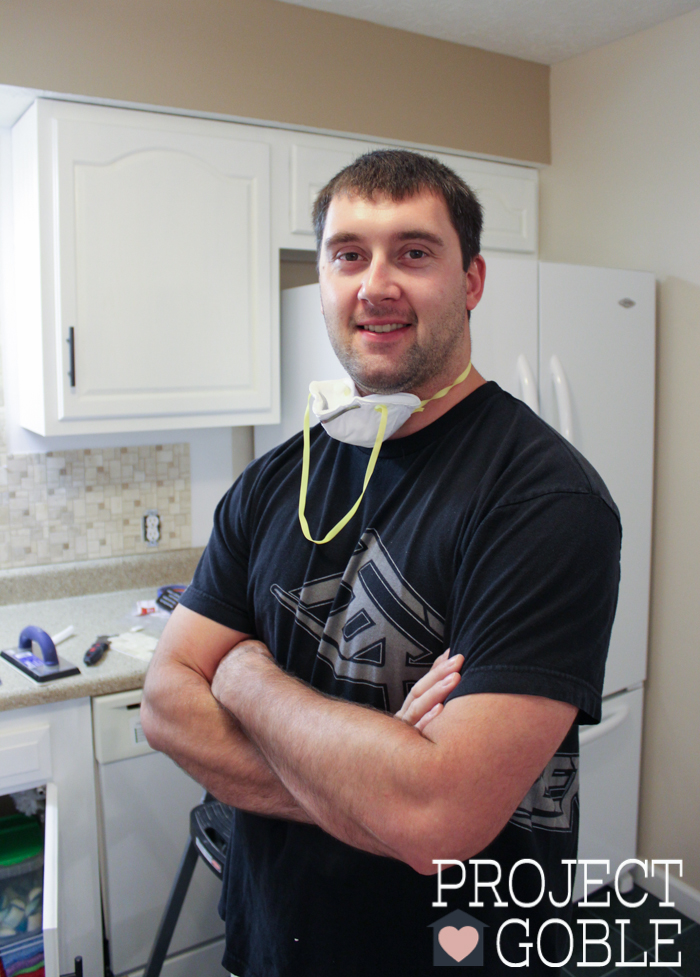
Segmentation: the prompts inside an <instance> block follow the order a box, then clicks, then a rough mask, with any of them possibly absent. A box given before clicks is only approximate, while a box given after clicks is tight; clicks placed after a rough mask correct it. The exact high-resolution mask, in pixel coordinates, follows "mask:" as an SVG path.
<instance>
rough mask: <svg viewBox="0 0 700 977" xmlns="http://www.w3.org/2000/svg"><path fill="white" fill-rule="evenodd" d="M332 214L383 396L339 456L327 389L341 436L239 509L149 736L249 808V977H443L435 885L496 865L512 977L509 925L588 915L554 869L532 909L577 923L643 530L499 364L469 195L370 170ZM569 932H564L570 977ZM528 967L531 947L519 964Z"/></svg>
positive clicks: (390, 165) (234, 849)
mask: <svg viewBox="0 0 700 977" xmlns="http://www.w3.org/2000/svg"><path fill="white" fill-rule="evenodd" d="M314 218H315V224H316V230H317V240H318V262H319V277H320V285H321V298H322V304H323V311H324V315H325V319H326V324H327V327H328V332H329V336H330V338H331V342H332V343H333V346H334V348H335V350H336V353H337V355H338V357H339V359H340V360H341V362H342V363H343V365H344V367H345V368H346V370H347V372H348V374H349V376H350V377H351V378H352V380H353V381H354V383H355V387H356V390H355V391H351V390H349V389H348V390H341V393H340V394H339V396H340V397H341V400H342V399H343V397H346V401H345V408H343V410H345V413H344V414H343V418H344V421H347V424H348V427H347V429H343V431H341V432H340V434H339V432H338V430H335V433H334V427H333V418H332V417H330V415H331V414H333V409H331V408H333V405H332V404H330V401H328V400H327V398H326V394H328V396H330V395H331V394H330V393H329V390H330V388H323V389H320V392H319V391H317V394H318V395H317V397H316V401H318V402H319V403H320V406H319V407H318V409H319V411H320V412H321V414H323V413H324V410H323V408H324V405H325V407H327V408H328V410H326V411H325V416H326V419H327V420H328V424H327V425H326V426H327V428H328V432H329V433H330V434H331V435H334V436H329V433H326V430H324V428H323V427H322V426H321V425H319V426H318V427H316V428H314V429H313V431H312V432H311V434H310V437H309V441H310V447H309V449H308V450H309V454H308V455H306V456H305V450H304V445H303V440H304V439H303V438H302V437H301V436H298V437H295V438H292V439H291V440H290V441H288V442H286V443H285V444H284V445H282V446H281V447H280V448H277V449H275V450H274V451H273V452H271V453H270V454H268V455H266V456H265V457H264V458H262V459H260V460H258V461H256V462H254V463H253V464H251V465H250V466H249V467H248V469H247V470H246V472H245V473H244V474H243V476H242V477H241V478H240V479H239V481H238V482H237V483H236V485H235V486H234V487H233V489H232V490H231V491H230V492H229V493H228V494H227V495H226V496H225V497H224V499H223V500H222V502H221V503H220V505H219V508H218V509H217V512H216V516H215V525H214V531H213V534H212V539H211V541H210V543H209V546H208V548H207V550H206V552H205V554H204V556H203V557H202V561H201V563H200V566H199V567H198V570H197V573H196V574H195V578H194V580H193V583H192V585H191V587H190V588H188V590H187V593H186V594H185V595H184V598H183V600H182V602H181V606H180V607H178V608H177V609H176V611H175V612H174V614H173V616H172V620H171V622H170V623H169V625H168V627H167V629H166V631H165V632H164V634H163V638H162V640H161V643H160V645H159V648H158V651H157V653H156V656H155V658H154V661H153V664H152V666H151V668H150V670H149V673H148V678H147V683H146V688H145V694H144V705H143V709H142V714H143V724H144V729H145V730H146V734H147V736H148V738H149V741H150V742H151V743H152V745H153V746H155V747H156V748H157V749H161V750H164V751H165V752H167V753H169V754H170V755H171V756H172V757H173V758H174V759H175V760H176V761H177V762H178V763H180V764H181V765H182V766H183V767H184V768H185V769H186V770H188V771H189V772H190V773H191V774H192V776H194V777H195V778H196V779H198V780H199V781H200V782H201V783H202V784H205V785H206V786H207V787H208V789H209V790H210V791H211V792H212V793H213V794H214V795H216V796H217V797H218V798H220V799H221V800H223V801H225V802H227V803H229V804H232V805H233V806H235V807H236V808H237V809H238V810H237V812H236V816H235V819H234V826H233V834H232V842H231V849H230V852H229V856H228V859H227V867H226V875H225V880H224V894H223V898H222V909H223V911H224V913H225V918H226V932H227V950H226V955H225V957H224V965H225V966H226V967H228V968H229V969H230V970H232V971H233V972H234V973H236V974H237V975H239V977H302V975H303V977H326V975H329V977H330V975H331V974H333V975H343V977H345V975H347V977H350V975H382V977H386V975H394V974H396V975H399V974H401V975H402V977H405V975H416V977H418V975H421V977H424V975H425V974H426V973H429V972H431V968H432V966H433V957H432V935H431V932H430V930H429V929H428V927H429V926H430V924H431V923H433V922H435V921H436V920H437V919H439V918H440V916H441V915H444V913H445V910H444V909H443V910H442V911H440V910H436V909H434V908H432V903H433V902H434V901H435V900H436V884H435V878H434V875H433V873H434V872H435V871H436V866H435V864H434V860H439V859H443V860H446V859H454V860H457V859H459V860H461V861H466V860H469V859H475V858H481V859H490V860H492V863H494V864H490V865H489V866H487V867H485V866H481V868H480V873H481V874H480V880H481V881H484V880H488V879H490V880H494V879H496V878H497V877H498V875H499V873H502V877H503V882H502V885H499V886H497V887H496V889H494V890H489V889H486V890H484V889H483V888H482V889H480V890H479V893H478V894H477V898H476V899H475V897H474V887H473V885H471V887H470V884H471V883H472V882H473V880H474V871H475V868H474V865H469V867H468V868H469V872H468V883H467V885H466V886H465V887H464V889H463V890H455V891H454V894H453V895H451V898H450V909H454V908H462V909H470V908H471V907H474V905H475V903H476V904H477V908H475V909H474V912H475V914H476V917H477V918H478V919H479V920H480V921H481V922H483V923H485V924H487V926H488V927H490V928H491V932H487V934H486V937H485V938H484V952H485V963H486V967H487V969H486V972H487V973H489V974H496V973H501V972H504V973H509V972H510V970H509V969H507V968H506V967H505V965H502V964H500V963H499V960H498V957H497V953H496V931H497V928H498V927H499V926H500V925H501V923H502V922H504V921H505V920H506V919H508V918H509V917H511V916H514V915H516V916H522V915H523V914H527V916H529V918H530V921H531V926H532V929H531V930H530V939H529V942H530V943H532V942H534V937H535V936H536V931H537V929H538V928H539V926H540V925H541V923H542V922H543V921H545V920H547V919H548V918H550V917H551V916H554V915H557V913H558V912H559V911H558V910H556V909H554V908H553V907H552V905H551V903H549V902H548V901H547V899H546V898H545V899H544V900H543V901H542V904H540V905H539V906H535V907H533V908H531V909H522V908H521V909H518V908H517V906H513V904H512V902H510V897H509V895H508V889H507V879H508V874H509V872H510V870H511V867H512V866H513V865H515V863H516V862H518V861H520V860H522V859H529V860H531V861H530V862H529V863H527V864H525V863H523V865H524V868H523V866H521V868H520V871H519V873H518V877H517V879H518V881H517V882H515V883H514V890H515V895H516V896H517V897H518V899H519V900H520V901H521V902H533V900H535V899H536V896H537V893H538V892H539V889H540V876H539V874H538V872H539V870H538V869H537V866H536V865H533V864H532V863H535V862H536V863H537V865H539V866H541V869H542V872H543V873H544V879H545V882H546V891H550V890H551V891H552V894H553V896H554V897H555V899H556V900H557V901H558V902H560V903H563V902H564V901H565V900H566V895H567V891H568V882H569V877H568V870H567V866H566V865H562V860H565V859H569V860H571V859H575V857H576V842H577V826H578V824H577V814H578V802H577V796H576V790H577V777H576V770H577V756H578V737H577V726H576V725H575V722H576V720H577V718H578V721H581V722H588V723H590V722H598V721H599V720H600V696H601V690H602V685H603V675H604V665H605V656H606V653H607V645H608V640H609V636H610V629H611V627H612V621H613V616H614V610H615V602H616V595H617V584H618V577H619V547H620V528H619V519H618V515H617V511H616V509H615V506H614V504H613V503H612V500H611V499H610V497H609V495H608V493H607V491H606V489H605V486H604V485H603V484H602V482H601V480H600V479H599V477H598V476H597V475H596V473H595V472H594V471H593V470H592V469H591V467H590V466H589V465H588V464H587V463H586V462H585V461H584V460H583V459H582V458H581V456H580V455H578V454H577V453H576V451H575V450H574V449H572V448H571V446H570V445H569V444H568V443H567V442H566V441H564V440H563V439H562V438H560V437H559V436H558V435H557V434H556V433H555V432H553V431H552V430H551V429H550V428H549V427H548V426H547V425H545V424H544V423H543V422H541V421H540V420H539V419H538V418H537V417H535V416H534V415H533V414H532V413H531V412H530V411H529V410H528V409H527V408H526V407H525V406H524V405H523V404H521V403H520V402H519V401H517V400H515V399H514V398H512V397H510V396H509V395H507V394H505V393H504V392H503V391H501V390H500V388H498V387H497V385H496V384H494V383H486V382H485V381H484V379H483V378H482V377H481V376H480V375H479V374H478V373H477V371H476V369H474V368H471V369H470V368H469V367H470V362H471V343H470V335H469V314H470V312H471V310H472V309H474V308H475V307H476V305H477V303H478V302H479V299H480V297H481V294H482V290H483V286H484V279H485V263H484V260H483V258H482V257H481V255H480V254H479V233H480V229H481V212H480V208H479V205H478V203H477V201H476V199H475V197H474V195H473V194H472V193H471V191H470V190H469V189H468V188H467V187H466V186H465V185H464V184H463V183H462V182H461V181H460V180H459V178H457V177H456V176H455V174H453V173H452V172H451V171H450V170H448V169H447V168H446V167H444V166H442V165H441V164H440V163H438V162H437V161H435V160H430V159H426V158H425V157H422V156H419V155H417V154H412V153H408V152H404V151H399V150H388V151H379V152H375V153H370V154H368V155H367V156H365V157H362V158H361V159H359V160H357V161H356V162H355V163H353V164H352V165H351V166H350V167H348V168H346V169H345V170H343V171H342V172H341V173H340V174H339V175H338V176H337V177H335V178H334V180H332V181H331V183H330V184H329V185H328V187H326V188H325V189H324V190H323V191H321V193H320V195H319V198H318V200H317V202H316V205H315V210H314ZM335 390H336V388H335V387H333V390H332V391H331V393H333V391H335ZM324 391H325V392H324ZM336 392H337V391H336ZM407 393H408V394H411V395H415V397H413V398H412V397H408V398H407V397H406V396H405V395H406V394H407ZM353 394H357V395H359V396H357V397H355V399H354V400H353ZM334 395H335V394H333V396H334ZM397 395H398V396H397ZM436 395H438V396H436ZM348 397H349V398H350V400H347V398H348ZM406 404H408V406H406ZM402 405H403V406H402ZM317 406H318V405H317ZM348 406H349V407H351V408H353V409H352V410H347V409H346V408H347V407H348ZM414 407H419V408H420V409H418V410H415V411H414V412H413V413H411V410H413V408H414ZM399 410H404V412H405V413H404V415H403V416H407V419H406V420H405V422H404V423H403V424H402V425H401V426H400V427H399V428H398V430H397V431H395V433H394V435H393V436H392V437H390V438H389V439H388V440H387V441H386V442H385V443H384V444H382V446H381V450H380V451H379V454H378V456H377V453H376V448H377V447H378V445H379V444H380V443H381V440H382V434H383V431H384V425H386V424H391V423H395V421H396V417H397V416H399V415H398V414H397V413H396V412H397V411H399ZM392 417H393V419H394V420H393V421H392V420H391V418H392ZM399 419H401V417H399ZM358 432H359V433H358ZM338 437H340V438H341V440H338V439H337V438H338ZM358 444H360V445H365V447H360V446H358ZM373 445H374V449H375V450H373V451H372V454H371V455H370V449H371V448H372V446H373ZM373 459H374V461H375V462H376V463H375V464H374V466H373V464H372V460H373ZM307 478H308V488H306V485H305V482H306V479H307ZM368 478H369V480H368ZM300 485H301V495H300ZM363 493H364V494H363ZM358 500H359V504H357V503H358ZM355 505H357V508H356V510H355V511H354V514H353V515H351V516H350V518H347V517H348V514H349V513H352V512H353V510H354V507H355ZM300 516H303V517H304V518H308V526H307V525H305V524H304V521H303V519H300V518H299V517H300ZM300 523H301V525H302V526H304V532H302V528H300ZM339 524H340V528H339ZM314 540H318V541H320V542H314ZM447 648H449V649H451V653H452V657H450V658H446V657H444V651H445V649H447ZM441 654H442V655H443V657H440V656H441ZM436 660H437V664H436V665H435V666H434V667H433V669H432V670H430V671H428V669H429V667H430V666H431V665H432V664H433V663H435V662H436ZM457 669H459V672H458V671H457ZM421 676H424V677H423V678H422V679H421ZM418 679H421V681H420V684H418V685H415V687H414V683H416V681H417V680H418ZM412 687H414V688H413V692H411V689H412ZM407 695H408V698H407V699H406V701H405V702H403V700H404V697H405V696H407ZM402 702H403V704H402ZM368 707H369V708H368ZM396 710H399V714H398V715H392V713H394V712H396ZM455 871H456V869H455ZM447 878H448V876H446V879H447ZM458 882H459V876H457V877H456V879H455V880H454V884H456V883H458ZM496 893H498V895H497V894H496ZM533 893H534V895H533ZM479 896H480V897H481V899H480V900H479ZM479 902H480V903H481V904H480V905H479ZM503 903H509V908H507V907H506V908H504V906H503V905H502V904H503ZM514 909H515V912H514V911H513V910H514ZM566 912H567V911H566V910H563V911H562V912H561V913H560V914H561V915H562V916H563V917H566ZM561 930H562V927H560V926H557V925H555V926H549V927H548V928H547V931H546V932H547V936H546V939H545V941H544V944H543V946H544V947H545V948H547V952H548V953H549V954H550V957H549V959H551V960H555V961H556V960H561V959H563V958H564V957H565V956H566V953H567V943H566V940H564V941H563V942H562V935H561V932H560V931H561ZM523 943H524V944H527V943H528V939H527V938H526V937H525V936H524V931H523V929H522V928H520V929H518V931H517V934H516V933H515V931H514V927H513V926H511V927H509V928H507V930H505V931H504V933H503V934H502V949H503V952H504V954H505V953H507V954H509V955H510V959H511V960H512V961H513V962H516V961H521V960H523V954H524V953H525V952H526V950H524V949H523V948H522V944H523ZM556 954H559V956H556ZM531 970H532V971H533V972H535V970H536V968H535V967H531Z"/></svg>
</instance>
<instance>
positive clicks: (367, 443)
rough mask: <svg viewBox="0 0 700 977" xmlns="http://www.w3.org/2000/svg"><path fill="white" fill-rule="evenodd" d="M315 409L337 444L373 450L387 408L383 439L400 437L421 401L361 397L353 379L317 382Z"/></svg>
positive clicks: (398, 396) (313, 388)
mask: <svg viewBox="0 0 700 977" xmlns="http://www.w3.org/2000/svg"><path fill="white" fill-rule="evenodd" d="M309 393H310V394H311V398H312V400H311V410H312V411H313V412H314V414H315V415H316V417H317V418H318V420H319V421H320V422H321V424H323V427H324V428H325V431H326V433H327V434H330V436H331V437H332V438H335V439H336V441H344V442H345V443H346V444H356V445H358V447H360V448H373V447H374V445H375V442H376V440H377V434H378V432H379V425H380V423H381V419H382V412H381V410H379V409H378V408H380V406H381V405H384V406H385V407H386V410H387V417H386V429H385V431H384V437H383V440H384V441H386V440H387V438H390V437H391V436H392V434H396V432H397V431H398V429H399V428H400V427H403V425H404V424H405V423H406V421H407V420H408V419H409V417H410V416H411V414H412V413H413V411H414V410H416V408H418V407H420V405H421V402H420V399H419V398H418V397H416V396H415V394H404V393H398V394H369V395H368V396H367V397H361V396H360V394H358V392H357V388H356V387H355V384H354V383H353V381H352V380H348V379H345V380H314V381H313V383H310V384H309Z"/></svg>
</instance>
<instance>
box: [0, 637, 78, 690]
mask: <svg viewBox="0 0 700 977" xmlns="http://www.w3.org/2000/svg"><path fill="white" fill-rule="evenodd" d="M69 631H70V633H67V632H69ZM73 633H74V632H73V630H72V629H69V628H66V629H65V630H64V631H61V632H60V634H57V635H56V639H57V641H59V642H60V641H63V640H65V639H66V638H69V637H70V635H71V634H73ZM33 641H34V642H36V643H37V644H38V645H39V648H40V649H41V655H42V657H41V658H39V657H38V655H35V654H34V652H33V650H32V642H33ZM17 645H18V647H17V648H8V649H7V650H6V651H3V652H0V654H1V655H2V657H3V658H4V659H5V660H6V661H8V662H10V664H11V665H14V666H15V668H18V669H19V670H20V671H21V672H24V674H25V675H28V676H29V678H31V679H34V681H35V682H52V681H53V680H54V679H57V678H68V676H70V675H80V669H79V668H78V667H77V666H76V665H73V663H72V662H69V661H66V659H65V658H61V657H60V656H59V654H58V652H57V651H56V641H54V639H53V638H52V637H51V635H50V634H47V632H46V631H44V629H43V628H38V627H36V626H35V625H33V624H30V625H29V626H28V627H26V628H25V629H24V630H23V631H22V633H21V634H20V636H19V641H18V642H17Z"/></svg>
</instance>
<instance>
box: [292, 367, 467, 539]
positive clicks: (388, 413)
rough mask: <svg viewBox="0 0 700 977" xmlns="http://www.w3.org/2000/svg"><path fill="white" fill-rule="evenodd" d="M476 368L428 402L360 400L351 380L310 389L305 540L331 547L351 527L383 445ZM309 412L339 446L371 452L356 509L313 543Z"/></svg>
mask: <svg viewBox="0 0 700 977" xmlns="http://www.w3.org/2000/svg"><path fill="white" fill-rule="evenodd" d="M471 368H472V364H471V360H470V361H469V365H468V366H467V368H466V370H465V371H464V372H463V373H460V375H459V376H458V377H457V379H456V380H455V381H454V383H451V384H450V385H449V386H448V387H443V388H442V390H438V392H437V393H436V394H433V396H432V397H428V399H427V400H420V399H419V398H418V397H416V396H415V395H414V394H407V393H397V394H369V395H368V396H367V397H361V396H360V395H359V394H358V392H357V389H356V387H355V384H354V383H353V382H352V380H349V379H348V378H347V377H346V378H344V379H342V380H314V381H312V383H310V384H309V399H308V402H307V405H306V414H305V415H304V452H303V456H302V466H301V488H300V490H299V522H300V524H301V529H302V532H303V533H304V536H305V537H306V538H307V539H308V540H309V542H310V543H318V544H323V543H328V542H330V540H332V539H333V538H334V537H335V536H337V535H338V533H339V532H340V530H341V529H342V528H343V527H344V526H346V525H347V524H348V522H350V520H351V519H352V517H353V516H354V515H355V513H356V512H357V510H358V508H359V506H360V502H362V498H363V496H364V494H365V491H366V489H367V486H368V485H369V480H370V478H371V477H372V473H373V472H374V466H375V465H376V463H377V457H378V456H379V451H380V448H381V446H382V444H383V442H384V441H385V440H386V439H387V438H390V437H391V436H392V434H395V433H396V432H397V431H398V430H399V428H400V427H402V426H403V425H404V424H405V423H406V421H407V420H408V419H409V417H410V416H411V414H415V413H416V412H417V411H422V410H424V409H425V407H426V405H427V404H429V403H430V402H431V401H433V400H440V399H441V398H442V397H445V396H446V395H447V394H448V393H449V392H450V390H452V388H453V387H456V386H457V385H458V384H460V383H463V382H464V381H465V380H466V379H467V377H468V376H469V372H470V370H471ZM312 401H313V403H312ZM310 409H313V412H314V414H315V415H316V417H317V418H318V420H319V421H320V422H321V424H322V425H323V427H324V429H325V430H326V431H327V433H328V434H329V435H330V436H331V437H332V438H335V439H336V441H344V442H345V443H346V444H354V445H357V446H358V447H361V448H371V449H372V453H371V455H370V457H369V461H368V462H367V470H366V472H365V478H364V483H363V485H362V492H361V493H360V497H359V498H358V500H357V502H355V504H354V506H353V507H352V509H350V511H349V512H348V513H347V514H346V515H344V516H343V518H342V519H341V520H340V522H338V523H336V525H335V526H334V527H333V528H332V529H331V530H329V532H328V533H326V535H325V536H324V537H323V539H313V538H312V536H311V533H310V531H309V524H308V522H307V520H306V516H305V515H304V510H305V508H306V492H307V489H308V485H309V466H310V458H311V439H310Z"/></svg>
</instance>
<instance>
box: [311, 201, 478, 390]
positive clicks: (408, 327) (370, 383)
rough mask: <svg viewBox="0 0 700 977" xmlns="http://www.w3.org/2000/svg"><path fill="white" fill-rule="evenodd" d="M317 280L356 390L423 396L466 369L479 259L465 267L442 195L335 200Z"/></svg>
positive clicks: (332, 331)
mask: <svg viewBox="0 0 700 977" xmlns="http://www.w3.org/2000/svg"><path fill="white" fill-rule="evenodd" d="M319 277H320V284H321V304H322V307H323V314H324V316H325V320H326V326H327V328H328V335H329V337H330V341H331V344H332V346H333V349H334V350H335V353H336V355H337V357H338V359H339V360H340V362H341V363H342V364H343V366H344V367H345V369H346V370H347V371H348V374H349V375H350V376H351V377H352V378H353V380H354V381H355V382H356V384H357V385H358V387H359V388H361V391H362V392H364V393H396V392H398V391H407V392H411V393H416V394H418V395H419V396H422V397H426V396H429V395H431V394H432V393H435V392H436V391H437V390H438V389H439V388H440V387H441V386H445V385H447V384H449V383H451V382H452V381H453V380H454V379H455V378H456V377H457V376H458V375H459V373H460V372H462V370H464V369H465V367H466V366H467V363H468V362H469V357H470V354H471V346H470V340H469V326H468V320H467V311H468V310H470V309H473V308H474V307H475V306H476V304H477V302H478V301H479V298H480V297H481V291H482V288H483V277H484V263H483V259H482V258H481V257H478V258H476V259H474V261H473V262H472V265H471V267H470V269H469V271H468V272H465V271H464V270H463V268H462V252H461V248H460V244H459V237H458V236H457V232H456V231H455V229H454V227H453V226H452V223H451V222H450V218H449V214H448V211H447V206H446V204H445V201H444V200H443V199H442V197H440V196H436V195H435V194H433V193H430V192H423V193H419V194H416V195H415V196H413V197H407V198H406V199H404V200H399V201H395V200H392V199H391V198H390V197H388V196H385V195H383V194H376V195H375V196H374V197H373V198H372V199H369V200H368V199H364V198H362V197H358V196H355V195H349V194H346V193H343V194H340V195H339V196H337V197H334V198H333V200H332V201H331V204H330V207H329V208H328V214H327V217H326V226H325V229H324V234H323V241H322V244H321V252H320V258H319Z"/></svg>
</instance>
